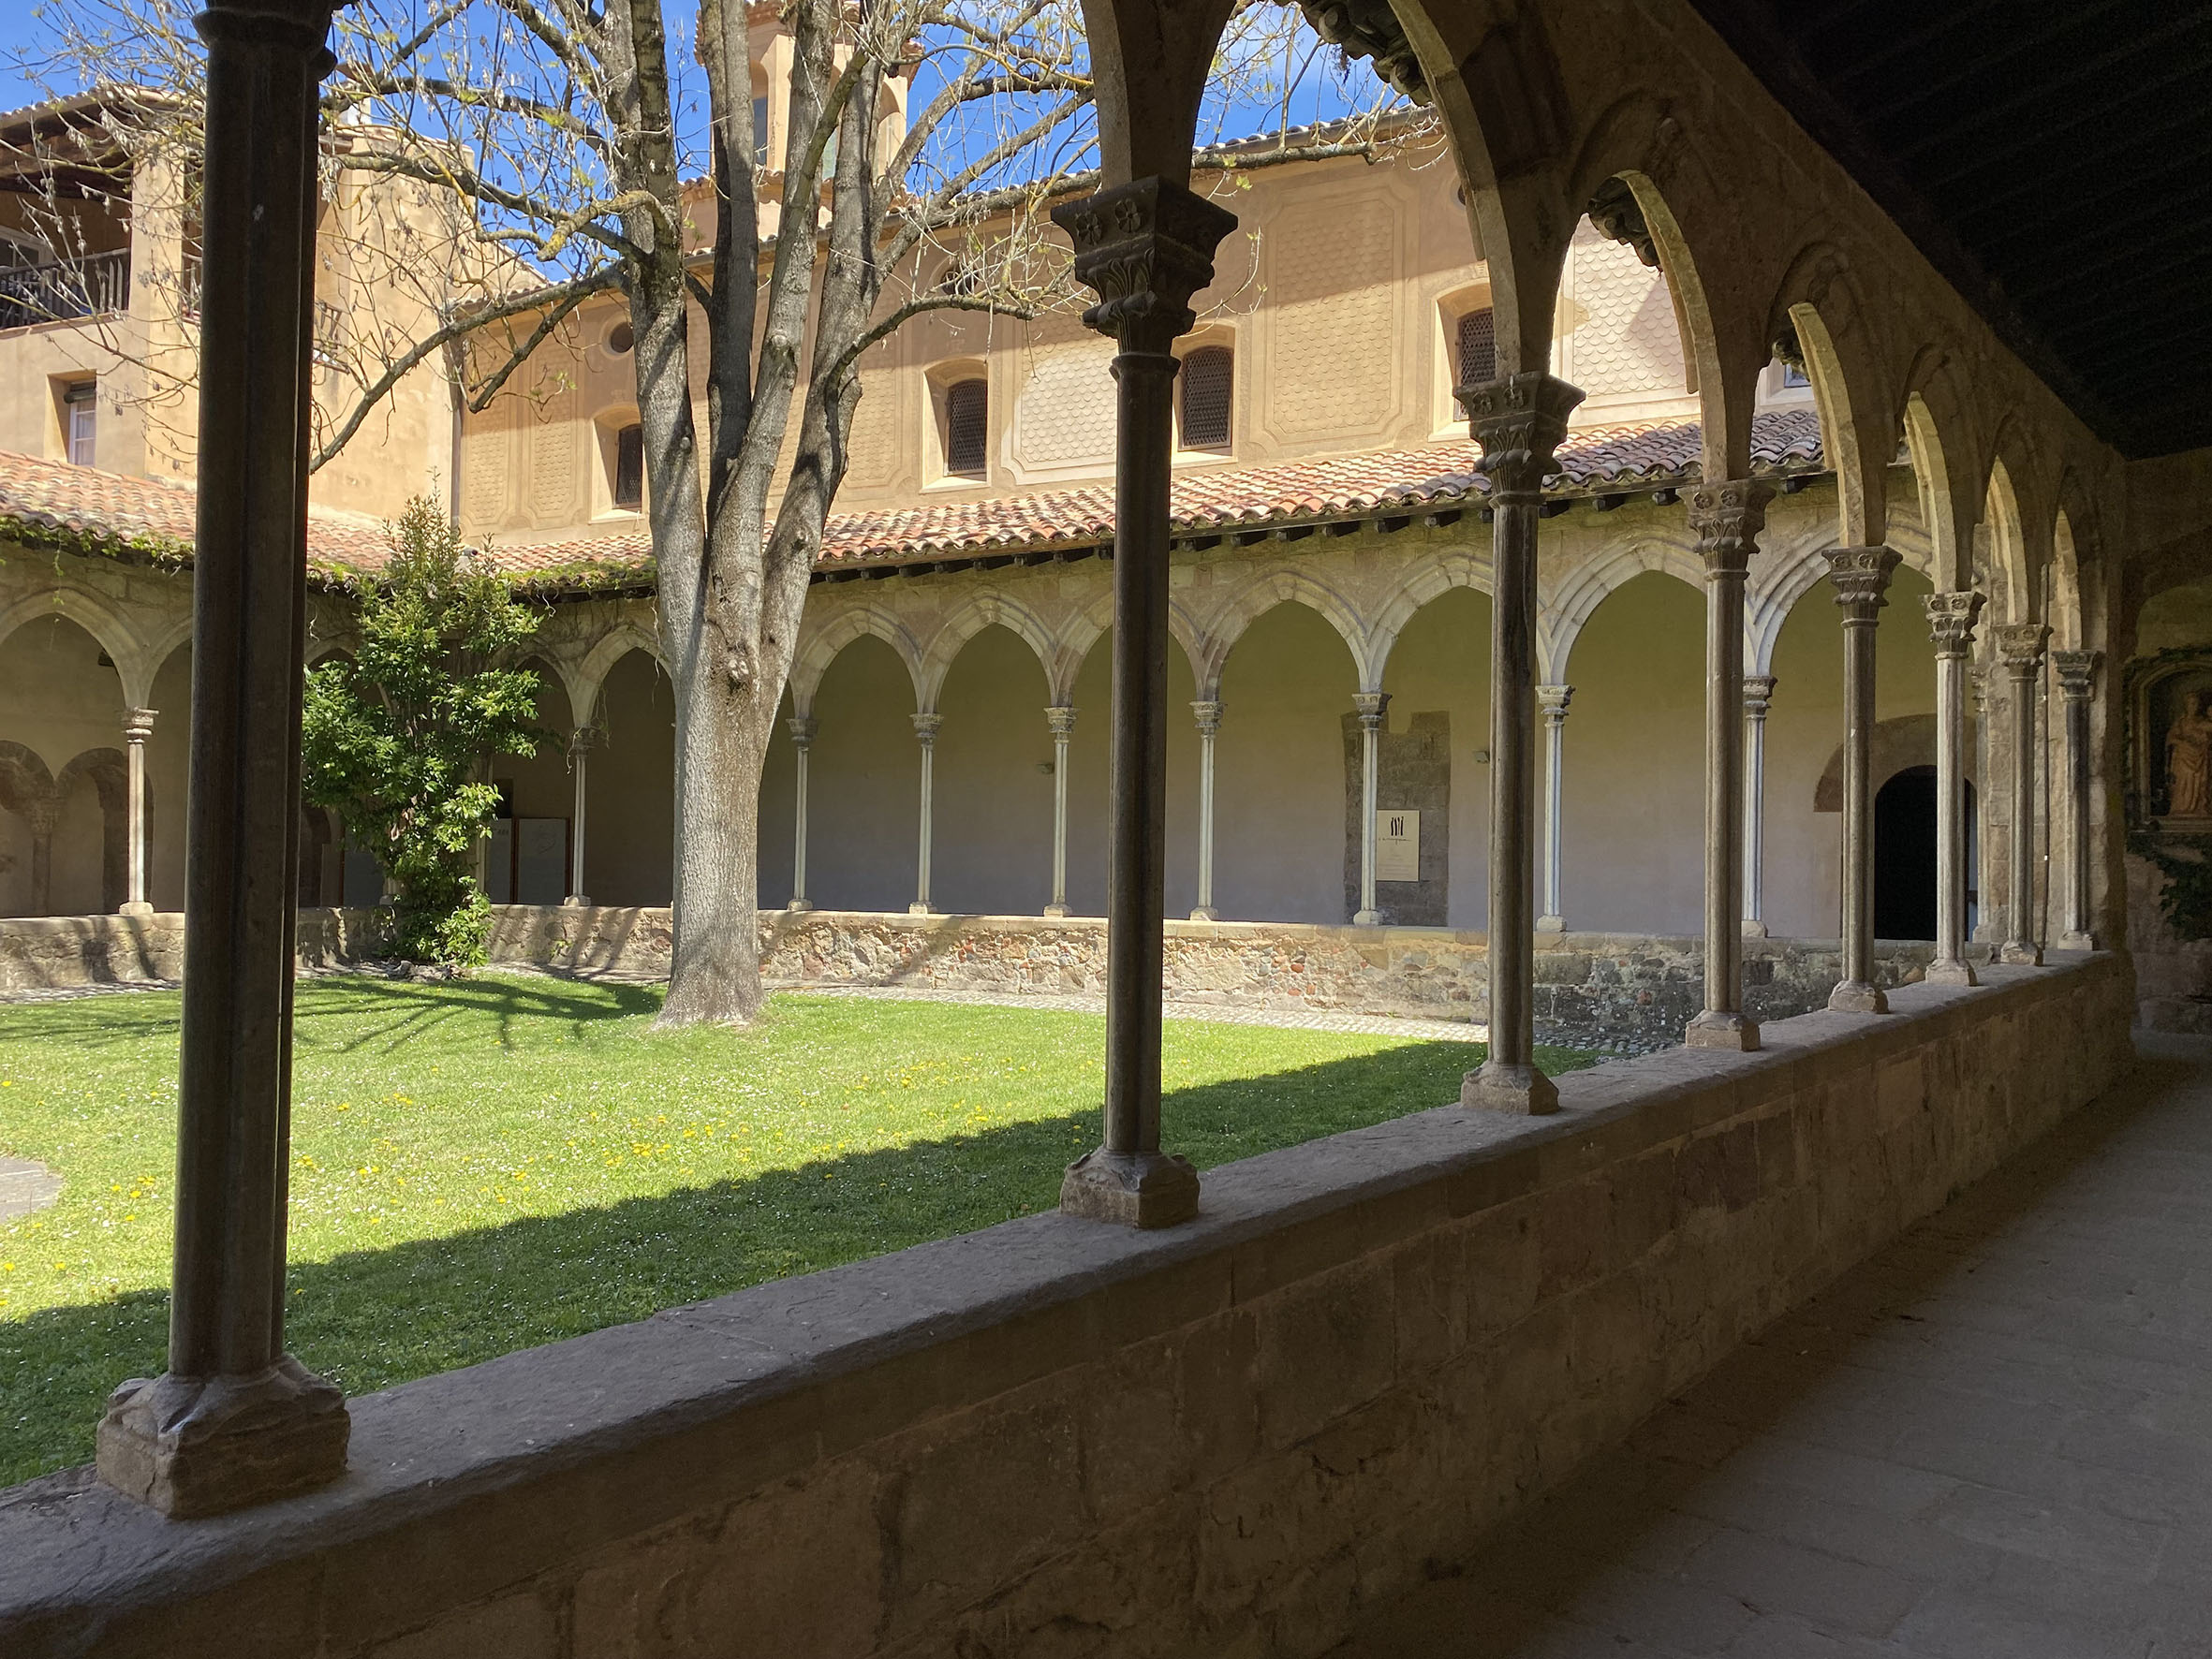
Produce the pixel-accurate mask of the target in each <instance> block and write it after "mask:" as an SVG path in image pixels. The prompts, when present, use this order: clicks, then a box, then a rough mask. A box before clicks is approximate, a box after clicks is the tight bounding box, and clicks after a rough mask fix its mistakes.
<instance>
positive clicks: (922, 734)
mask: <svg viewBox="0 0 2212 1659" xmlns="http://www.w3.org/2000/svg"><path fill="white" fill-rule="evenodd" d="M944 724H945V717H944V716H943V715H942V714H937V713H934V712H933V713H928V714H917V715H915V716H914V735H915V736H916V737H918V738H920V739H921V740H922V747H923V748H924V749H926V748H928V747H929V746H930V745H931V744H932V743H934V742H936V741H937V727H940V726H942V725H944Z"/></svg>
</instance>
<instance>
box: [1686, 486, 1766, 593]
mask: <svg viewBox="0 0 2212 1659" xmlns="http://www.w3.org/2000/svg"><path fill="white" fill-rule="evenodd" d="M1774 498H1775V492H1774V486H1773V485H1772V484H1768V483H1764V482H1762V481H1761V480H1760V479H1757V478H1716V479H1714V480H1713V482H1711V483H1710V484H1700V485H1698V486H1697V487H1696V488H1695V489H1693V490H1691V491H1690V492H1689V527H1690V529H1692V530H1693V531H1695V532H1696V533H1697V538H1698V554H1699V556H1700V557H1701V558H1703V560H1704V562H1705V574H1706V575H1707V576H1709V577H1710V576H1740V575H1742V574H1743V572H1744V570H1745V569H1746V567H1747V566H1748V565H1749V564H1750V562H1751V555H1752V554H1753V553H1754V552H1756V551H1758V547H1759V533H1760V532H1761V531H1762V530H1763V529H1765V528H1766V504H1767V503H1768V502H1770V501H1772V500H1773V499H1774Z"/></svg>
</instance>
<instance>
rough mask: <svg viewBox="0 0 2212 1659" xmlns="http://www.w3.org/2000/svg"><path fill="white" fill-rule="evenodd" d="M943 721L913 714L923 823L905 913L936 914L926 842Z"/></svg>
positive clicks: (931, 819)
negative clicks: (910, 899) (910, 898)
mask: <svg viewBox="0 0 2212 1659" xmlns="http://www.w3.org/2000/svg"><path fill="white" fill-rule="evenodd" d="M944 723H945V717H944V716H943V715H942V714H936V713H923V714H917V715H915V716H914V735H915V737H916V738H918V739H919V740H921V743H922V822H921V826H920V829H919V830H918V832H917V834H916V837H915V849H914V903H911V904H909V905H907V912H908V914H910V915H913V916H935V915H936V910H935V909H933V908H932V907H931V905H930V902H929V855H930V840H931V833H932V830H933V829H934V827H935V823H936V800H935V795H936V753H937V728H938V727H940V726H942V725H943V724H944Z"/></svg>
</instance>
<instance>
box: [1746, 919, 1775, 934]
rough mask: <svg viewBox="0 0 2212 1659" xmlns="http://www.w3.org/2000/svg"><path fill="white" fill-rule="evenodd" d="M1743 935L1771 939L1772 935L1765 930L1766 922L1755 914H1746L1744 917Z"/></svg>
mask: <svg viewBox="0 0 2212 1659" xmlns="http://www.w3.org/2000/svg"><path fill="white" fill-rule="evenodd" d="M1744 937H1745V938H1747V939H1771V938H1773V937H1774V935H1773V934H1771V933H1769V932H1767V931H1766V923H1764V922H1762V921H1761V920H1760V919H1759V918H1757V917H1756V916H1747V917H1746V918H1744Z"/></svg>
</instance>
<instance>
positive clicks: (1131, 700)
mask: <svg viewBox="0 0 2212 1659" xmlns="http://www.w3.org/2000/svg"><path fill="white" fill-rule="evenodd" d="M1053 220H1054V223H1055V224H1057V225H1058V226H1059V227H1060V228H1062V229H1063V230H1065V231H1066V232H1067V233H1068V235H1069V240H1070V241H1072V242H1074V244H1075V275H1076V278H1077V280H1079V281H1081V282H1084V283H1085V284H1087V285H1089V286H1091V287H1092V288H1094V289H1096V290H1097V291H1098V294H1099V303H1098V304H1096V305H1094V306H1092V307H1091V308H1090V309H1089V310H1088V311H1086V312H1084V323H1085V324H1087V325H1088V326H1089V327H1091V328H1093V329H1095V330H1098V331H1099V333H1101V334H1111V335H1113V336H1114V337H1115V339H1116V341H1117V342H1118V345H1119V350H1118V351H1116V353H1115V354H1114V359H1113V378H1114V385H1115V390H1114V424H1115V440H1114V461H1113V511H1114V532H1113V714H1112V728H1113V743H1112V747H1113V761H1112V771H1113V781H1112V787H1111V788H1110V789H1109V791H1108V800H1109V803H1110V805H1109V812H1110V816H1109V818H1108V821H1107V852H1106V872H1107V874H1106V1103H1105V1108H1106V1109H1105V1135H1104V1138H1103V1142H1102V1144H1101V1145H1100V1146H1099V1148H1098V1149H1097V1150H1096V1151H1095V1152H1087V1153H1085V1154H1084V1156H1083V1157H1081V1158H1079V1159H1078V1160H1076V1162H1075V1163H1073V1164H1072V1165H1070V1166H1069V1169H1068V1175H1067V1179H1066V1181H1064V1182H1062V1183H1061V1188H1060V1207H1061V1209H1063V1210H1065V1211H1068V1212H1069V1214H1072V1215H1082V1216H1088V1217H1091V1218H1093V1219H1096V1220H1099V1221H1112V1222H1118V1223H1122V1224H1125V1225H1129V1226H1141V1227H1144V1226H1170V1225H1172V1224H1173V1223H1175V1222H1179V1221H1187V1220H1188V1219H1189V1218H1190V1217H1191V1216H1193V1215H1196V1214H1197V1213H1198V1186H1199V1183H1198V1172H1197V1171H1196V1170H1195V1169H1193V1168H1192V1167H1190V1165H1189V1163H1188V1162H1187V1160H1185V1159H1182V1158H1177V1157H1172V1156H1170V1155H1168V1154H1167V1153H1165V1152H1161V1150H1160V1132H1159V1026H1160V994H1161V990H1162V976H1163V959H1162V952H1163V950H1164V947H1165V924H1164V919H1163V918H1162V916H1161V906H1162V904H1163V903H1164V902H1165V892H1166V868H1167V796H1168V726H1167V670H1168V641H1169V635H1168V551H1169V537H1168V482H1169V477H1170V471H1171V463H1172V460H1173V451H1174V441H1175V433H1174V407H1173V404H1174V392H1175V372H1176V367H1177V365H1176V361H1175V357H1174V352H1173V346H1174V343H1175V338H1176V336H1177V335H1179V334H1183V333H1185V332H1187V331H1188V330H1189V328H1190V326H1191V324H1192V322H1193V321H1195V320H1196V319H1195V318H1194V317H1193V316H1192V315H1191V310H1190V297H1191V296H1192V295H1193V294H1195V293H1197V292H1198V291H1199V289H1201V288H1202V287H1204V286H1206V284H1207V283H1209V282H1211V281H1212V280H1213V276H1214V249H1215V247H1216V245H1217V243H1218V242H1220V240H1221V239H1222V238H1223V237H1224V236H1226V235H1228V234H1229V232H1230V231H1231V230H1232V229H1234V228H1236V215H1235V214H1233V213H1228V212H1226V211H1224V210H1223V209H1221V208H1218V207H1216V206H1215V205H1214V204H1213V203H1212V202H1210V201H1207V200H1206V199H1205V198H1202V197H1201V196H1198V195H1196V194H1195V193H1194V192H1192V191H1190V190H1189V189H1187V188H1186V187H1185V186H1183V185H1181V184H1175V183H1174V182H1172V180H1168V179H1162V178H1146V179H1137V180H1134V181H1132V182H1131V183H1129V184H1117V185H1114V186H1113V188H1111V189H1108V190H1102V191H1100V192H1099V193H1098V194H1097V195H1095V196H1089V197H1084V198H1082V199H1080V200H1076V201H1070V202H1064V203H1062V204H1061V205H1060V206H1058V207H1055V208H1054V209H1053Z"/></svg>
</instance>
